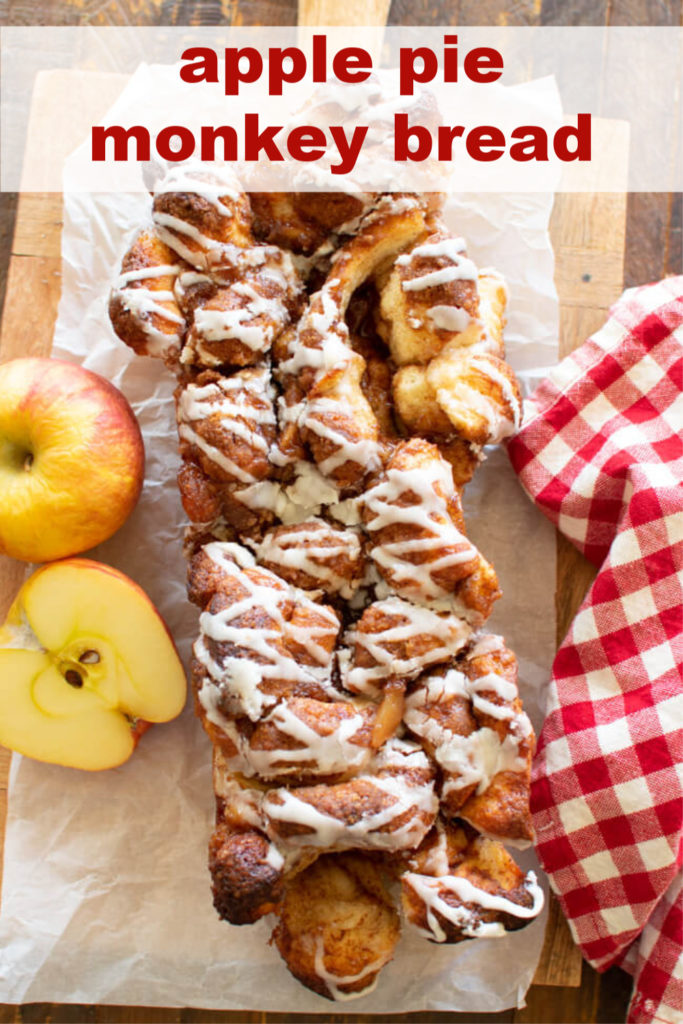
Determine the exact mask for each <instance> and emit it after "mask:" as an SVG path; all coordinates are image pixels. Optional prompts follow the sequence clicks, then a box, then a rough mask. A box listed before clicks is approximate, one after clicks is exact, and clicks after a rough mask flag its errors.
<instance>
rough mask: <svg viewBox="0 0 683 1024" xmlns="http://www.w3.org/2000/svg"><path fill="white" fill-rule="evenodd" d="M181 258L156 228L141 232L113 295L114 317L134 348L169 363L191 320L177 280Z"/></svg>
mask: <svg viewBox="0 0 683 1024" xmlns="http://www.w3.org/2000/svg"><path fill="white" fill-rule="evenodd" d="M182 267H183V264H182V261H180V260H179V259H178V257H177V255H176V254H175V253H174V252H173V251H172V250H171V249H169V247H168V246H167V245H164V243H163V242H161V241H160V240H159V239H158V238H157V237H156V236H155V235H154V233H153V231H151V230H144V231H141V232H140V233H139V235H138V236H137V237H136V239H135V241H134V242H133V244H132V246H131V247H130V249H129V250H128V252H127V253H126V255H125V256H124V258H123V263H122V264H121V273H120V275H119V277H118V279H117V281H116V283H115V285H114V287H113V288H112V292H111V295H110V298H109V319H110V320H111V323H112V326H113V327H114V330H115V331H116V333H117V335H118V336H119V338H120V339H121V341H124V342H125V343H126V345H129V346H130V347H131V348H132V349H133V351H134V352H136V353H137V354H138V355H142V356H157V357H158V358H161V359H163V360H164V361H165V362H166V363H168V364H169V365H170V366H173V365H174V364H175V362H176V361H177V359H178V356H179V354H180V349H181V346H182V344H183V339H184V337H185V331H186V327H187V324H186V322H185V317H184V316H183V314H182V312H181V310H180V308H179V306H178V303H177V301H176V297H175V293H174V286H175V282H176V279H177V277H178V275H179V274H180V273H181V271H182Z"/></svg>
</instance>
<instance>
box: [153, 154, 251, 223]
mask: <svg viewBox="0 0 683 1024" xmlns="http://www.w3.org/2000/svg"><path fill="white" fill-rule="evenodd" d="M219 168H220V171H221V174H220V176H217V173H216V172H217V171H218V170H219ZM154 192H155V195H159V194H160V193H164V192H193V193H195V194H196V195H198V196H201V198H202V199H204V200H205V201H206V202H207V203H209V204H210V205H211V206H213V207H214V208H215V209H216V210H217V211H218V213H220V215H221V216H222V217H227V218H231V217H232V216H233V211H232V209H231V208H230V207H229V206H226V205H225V203H224V202H223V200H224V199H227V200H228V201H229V202H237V201H238V200H239V199H240V197H241V196H242V194H243V193H242V191H241V189H240V187H239V184H238V182H237V179H236V178H235V177H234V176H233V175H232V174H231V172H230V171H229V169H228V168H227V167H225V166H221V165H220V164H217V163H216V164H212V165H211V173H210V174H207V170H206V168H205V167H204V166H202V164H201V162H199V161H197V160H188V161H186V162H185V163H178V164H174V165H172V166H171V167H170V168H169V169H168V170H167V172H166V174H165V175H164V177H163V178H162V180H161V181H160V182H159V183H158V184H157V185H156V186H155V188H154Z"/></svg>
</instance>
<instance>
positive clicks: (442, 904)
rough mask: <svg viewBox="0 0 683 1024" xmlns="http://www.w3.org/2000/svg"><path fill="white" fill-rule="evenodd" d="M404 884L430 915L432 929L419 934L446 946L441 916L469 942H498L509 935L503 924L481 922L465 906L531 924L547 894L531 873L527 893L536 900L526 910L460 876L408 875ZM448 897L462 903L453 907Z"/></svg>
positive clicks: (475, 913)
mask: <svg viewBox="0 0 683 1024" xmlns="http://www.w3.org/2000/svg"><path fill="white" fill-rule="evenodd" d="M403 881H404V883H405V884H407V885H409V886H410V887H411V888H412V889H413V891H414V892H415V893H416V895H417V896H418V897H419V898H420V899H421V900H422V902H423V903H424V905H425V909H426V911H427V924H428V928H427V929H423V928H420V929H419V931H420V932H421V933H422V934H423V935H426V937H427V938H430V939H433V940H434V941H436V942H445V941H446V938H447V933H446V932H445V930H444V929H443V927H442V926H441V925H440V924H439V921H438V919H437V917H436V915H437V913H438V914H439V915H440V916H441V917H443V918H445V920H447V921H449V922H450V923H451V924H454V925H455V926H456V928H459V929H461V930H462V933H463V935H466V936H467V937H468V938H498V937H500V936H502V935H504V934H505V926H504V925H503V922H502V921H493V922H484V921H481V920H480V919H479V918H478V915H477V912H476V911H474V910H472V909H471V908H470V907H467V906H464V905H463V904H465V903H468V904H475V906H476V907H480V908H481V910H482V911H489V910H491V911H494V912H497V913H501V914H509V915H510V916H511V917H517V918H522V919H523V920H527V921H528V920H531V919H532V918H534V917H537V916H538V914H540V912H541V910H542V908H543V902H544V900H543V890H542V889H541V887H540V886H539V885H538V883H537V880H536V875H535V874H534V872H533V871H529V872H528V874H527V875H526V878H525V880H524V890H525V892H526V893H527V894H528V895H529V896H531V898H532V904H531V906H522V905H521V904H519V903H515V902H514V901H513V900H510V899H508V898H507V897H505V896H501V895H499V894H494V893H490V892H487V891H486V890H485V889H480V888H479V887H478V886H475V885H473V884H472V882H470V881H469V879H467V878H462V877H460V876H458V875H447V876H445V877H444V876H441V877H439V878H432V877H430V876H429V875H418V874H416V873H414V872H406V874H404V875H403ZM444 894H452V895H454V896H455V897H456V899H457V900H459V901H461V902H460V903H459V904H456V905H455V906H453V905H452V904H451V903H450V902H448V901H447V900H446V899H445V897H444Z"/></svg>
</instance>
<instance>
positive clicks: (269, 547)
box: [257, 518, 365, 600]
mask: <svg viewBox="0 0 683 1024" xmlns="http://www.w3.org/2000/svg"><path fill="white" fill-rule="evenodd" d="M257 557H258V560H259V562H260V564H261V565H263V566H265V568H266V569H270V570H271V571H272V572H276V573H277V574H278V576H279V577H280V578H281V579H283V580H286V581H287V582H288V583H292V584H293V585H294V586H295V587H300V588H302V589H304V590H317V589H320V590H324V592H325V593H326V594H338V595H339V596H340V597H343V598H346V599H347V600H349V599H350V598H352V597H353V595H354V594H355V592H356V591H357V590H358V587H359V586H360V584H361V582H362V580H363V577H364V575H365V554H364V551H363V544H362V541H361V538H360V536H359V534H358V532H356V531H354V530H349V529H340V528H339V527H335V526H331V525H330V524H329V523H327V522H325V520H323V519H317V518H314V519H309V520H306V522H303V523H297V524H294V525H292V526H277V527H275V529H273V530H269V531H268V532H267V533H266V534H265V536H264V538H263V540H262V541H261V543H260V544H259V546H258V548H257Z"/></svg>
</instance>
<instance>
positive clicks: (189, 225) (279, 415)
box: [109, 164, 543, 999]
mask: <svg viewBox="0 0 683 1024" xmlns="http://www.w3.org/2000/svg"><path fill="white" fill-rule="evenodd" d="M506 299H507V295H506V288H505V284H504V282H503V281H502V279H501V278H500V276H499V275H498V274H496V273H495V271H491V270H484V271H480V270H478V269H477V267H476V266H475V265H474V263H473V261H472V259H471V258H470V256H468V254H467V251H466V245H465V241H464V240H463V239H462V238H457V237H453V236H452V235H451V234H450V233H449V231H448V230H447V229H446V228H445V226H444V224H443V223H442V222H441V220H440V212H439V204H438V202H437V201H436V200H435V197H434V195H431V194H430V195H429V196H422V195H420V194H410V193H402V194H399V193H392V194H381V193H364V194H362V195H360V196H353V197H352V196H345V195H344V194H343V193H339V194H323V193H292V194H289V193H258V194H252V195H250V194H248V193H246V192H245V191H243V189H242V188H241V186H240V184H239V183H238V182H237V181H236V180H235V178H234V177H233V176H232V175H231V173H229V172H227V171H224V170H223V169H221V168H219V169H215V168H213V167H212V169H210V170H207V169H206V168H202V167H201V166H200V165H195V166H192V165H189V164H188V165H183V166H177V167H174V168H173V169H171V170H170V171H169V172H168V174H167V175H166V177H165V178H162V179H161V180H160V181H159V182H158V184H157V186H156V188H155V190H154V195H153V201H152V212H151V221H150V224H149V225H147V226H143V227H142V229H141V230H140V232H139V234H138V236H137V237H136V238H135V239H134V241H133V243H132V245H131V247H130V249H129V251H128V253H127V254H126V256H125V257H124V259H123V264H122V267H121V274H120V277H119V278H118V280H117V281H116V283H115V285H114V287H113V290H112V293H111V299H110V306H109V310H110V317H111V321H112V324H113V326H114V330H115V331H116V333H117V334H118V336H119V337H120V338H121V339H122V340H123V341H124V342H125V343H126V344H127V345H129V346H131V347H132V348H133V349H134V350H135V352H137V353H139V354H141V355H150V356H157V357H159V358H161V359H163V361H164V362H165V363H166V365H167V366H168V367H169V369H170V370H171V371H172V372H173V373H174V374H175V375H176V377H177V388H176V392H175V403H176V415H177V424H178V437H179V445H180V470H179V474H178V483H179V487H180V493H181V498H182V503H183V507H184V509H185V512H186V514H187V516H188V518H189V520H190V525H189V527H188V530H187V538H186V554H187V558H188V567H189V568H188V592H189V597H190V600H191V601H192V602H194V603H195V604H196V605H197V606H198V607H199V609H200V613H201V614H200V618H199V635H198V637H197V640H196V643H195V645H194V657H193V664H192V678H193V689H194V699H195V708H196V712H197V715H198V716H199V718H200V719H201V722H202V724H203V725H204V728H205V729H206V732H207V733H208V735H209V737H210V740H211V743H212V745H213V785H214V791H215V797H216V825H215V829H214V831H213V834H212V836H211V838H210V842H209V866H210V871H211V877H212V885H213V897H214V903H215V906H216V910H217V912H218V913H219V915H220V916H221V917H223V918H225V919H226V920H227V921H230V922H232V923H233V924H236V925H243V924H249V923H252V922H254V921H257V920H259V919H260V918H262V917H264V916H266V915H273V919H274V922H275V924H274V930H273V943H274V946H275V948H276V949H277V950H278V951H279V953H280V955H281V956H282V958H283V959H284V961H285V962H286V964H287V966H288V967H289V969H290V971H291V972H292V974H293V975H294V976H295V977H296V978H298V979H299V980H300V981H301V982H302V983H303V984H304V985H306V986H308V987H309V988H310V989H312V990H313V991H315V992H317V993H319V994H320V995H322V996H325V997H327V998H330V999H345V998H351V997H354V996H358V995H361V994H363V993H365V992H368V991H369V989H370V988H371V987H372V986H374V984H375V983H376V981H377V978H378V975H379V972H380V971H381V969H382V967H383V966H384V965H385V964H386V963H387V962H388V961H389V960H391V959H392V957H393V956H394V952H395V947H396V944H397V942H398V940H399V935H400V931H401V922H402V921H403V922H405V924H406V926H407V927H411V928H414V929H417V931H418V932H419V933H420V934H421V935H423V936H424V937H425V938H426V939H428V940H429V941H432V942H438V943H454V942H461V941H463V940H465V939H475V938H477V937H479V936H488V937H491V936H497V935H501V934H504V933H505V932H506V931H510V930H514V929H518V928H522V927H524V926H525V925H526V924H527V923H528V922H529V921H531V920H532V919H533V918H534V917H535V916H537V915H538V913H539V911H540V909H541V905H542V901H543V898H542V893H541V890H540V888H539V887H538V885H537V883H536V879H535V877H534V875H533V872H529V873H528V874H526V875H525V874H524V873H523V872H522V871H521V870H520V869H519V868H518V867H517V865H516V864H515V862H514V860H513V859H512V857H511V856H510V854H509V853H508V852H507V850H506V849H505V846H504V844H506V843H507V844H509V845H512V846H517V847H519V846H523V845H525V844H528V843H529V842H530V841H531V839H532V831H531V820H530V814H529V776H530V765H531V758H532V755H533V750H534V735H533V730H532V728H531V724H530V722H529V719H528V718H527V716H526V714H525V713H524V711H523V709H522V704H521V701H520V698H519V693H518V689H517V663H516V660H515V656H514V654H513V653H512V652H511V651H510V650H508V648H507V647H506V645H505V642H504V640H503V639H502V638H501V637H499V636H495V635H492V634H489V633H486V632H485V624H486V620H487V619H488V617H489V615H490V614H491V610H492V607H493V605H494V603H495V601H497V600H498V598H499V597H500V589H499V586H498V580H497V578H496V573H495V570H494V568H493V566H492V565H490V563H489V562H488V561H487V560H486V558H485V555H484V554H482V552H480V551H479V550H478V548H477V547H476V546H475V545H474V544H473V543H472V541H471V540H470V539H469V538H468V536H467V530H466V526H465V521H464V516H463V510H462V504H461V494H462V490H463V487H464V486H465V485H466V483H467V482H468V481H469V480H470V479H471V477H472V474H473V473H474V471H475V469H476V467H477V466H478V464H479V463H480V462H481V460H482V458H483V457H484V453H483V449H484V447H485V446H486V445H489V444H495V443H497V442H499V441H500V440H501V439H502V438H503V437H505V436H507V435H509V434H511V433H512V432H513V431H514V430H515V429H516V427H517V426H518V424H519V421H520V415H521V398H520V392H519V388H518V385H517V382H516V380H515V377H514V374H513V372H512V370H511V369H510V367H509V366H508V365H507V363H506V362H505V360H504V349H503V328H504V323H505V305H506Z"/></svg>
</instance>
